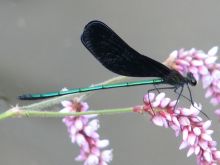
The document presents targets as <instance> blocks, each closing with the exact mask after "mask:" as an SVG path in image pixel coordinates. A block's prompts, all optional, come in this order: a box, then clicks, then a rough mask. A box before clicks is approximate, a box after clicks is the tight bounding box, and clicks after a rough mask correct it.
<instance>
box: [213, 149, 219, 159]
mask: <svg viewBox="0 0 220 165" xmlns="http://www.w3.org/2000/svg"><path fill="white" fill-rule="evenodd" d="M213 157H214V159H220V151H214V152H213Z"/></svg>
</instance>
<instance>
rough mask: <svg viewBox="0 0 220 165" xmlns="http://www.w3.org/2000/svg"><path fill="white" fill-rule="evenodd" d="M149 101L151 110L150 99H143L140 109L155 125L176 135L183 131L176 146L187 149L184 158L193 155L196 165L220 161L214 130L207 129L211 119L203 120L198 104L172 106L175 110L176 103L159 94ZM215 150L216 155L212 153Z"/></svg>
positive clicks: (212, 164) (206, 164)
mask: <svg viewBox="0 0 220 165" xmlns="http://www.w3.org/2000/svg"><path fill="white" fill-rule="evenodd" d="M145 97H146V96H145ZM164 102H165V103H166V104H165V103H164ZM150 103H151V105H154V106H155V107H154V108H153V110H152V109H151V107H150V106H149V102H144V104H145V105H142V106H139V108H140V109H141V107H142V109H143V110H139V111H142V112H148V114H149V115H150V116H151V120H152V122H153V123H154V124H155V125H157V126H163V127H165V128H171V129H172V130H173V131H174V133H175V135H176V136H178V135H179V134H181V133H182V142H181V144H180V146H179V149H180V150H181V149H184V148H187V149H188V152H187V157H189V156H190V155H192V154H195V155H196V160H197V162H198V164H201V165H208V164H210V165H214V164H216V163H218V162H219V161H220V158H218V156H219V157H220V152H216V151H217V148H216V142H215V141H213V139H212V137H211V134H212V133H213V131H212V130H209V127H210V126H211V121H210V120H208V121H203V119H202V118H201V117H200V116H199V114H200V110H201V108H202V106H201V104H199V105H197V104H196V103H195V104H194V105H195V107H196V108H195V107H194V106H190V108H182V107H175V109H174V106H175V105H176V104H174V102H173V101H172V100H170V99H167V98H166V97H165V95H163V96H161V95H160V94H159V95H158V96H155V97H154V98H153V99H152V100H151V102H150ZM152 111H153V113H152ZM215 153H216V156H214V154H215Z"/></svg>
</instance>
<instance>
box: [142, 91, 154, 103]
mask: <svg viewBox="0 0 220 165" xmlns="http://www.w3.org/2000/svg"><path fill="white" fill-rule="evenodd" d="M154 97H155V94H154V93H149V95H148V94H146V95H145V96H144V102H145V103H149V102H152V101H153V100H154Z"/></svg>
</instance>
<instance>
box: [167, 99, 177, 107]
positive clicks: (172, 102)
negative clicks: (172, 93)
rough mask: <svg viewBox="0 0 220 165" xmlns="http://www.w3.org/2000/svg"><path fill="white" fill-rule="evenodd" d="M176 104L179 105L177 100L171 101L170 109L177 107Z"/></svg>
mask: <svg viewBox="0 0 220 165" xmlns="http://www.w3.org/2000/svg"><path fill="white" fill-rule="evenodd" d="M176 103H177V100H174V101H171V102H170V104H169V106H170V107H173V106H175V105H176Z"/></svg>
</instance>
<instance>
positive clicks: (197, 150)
mask: <svg viewBox="0 0 220 165" xmlns="http://www.w3.org/2000/svg"><path fill="white" fill-rule="evenodd" d="M199 152H200V147H199V146H196V147H195V154H196V155H198V154H199Z"/></svg>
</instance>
